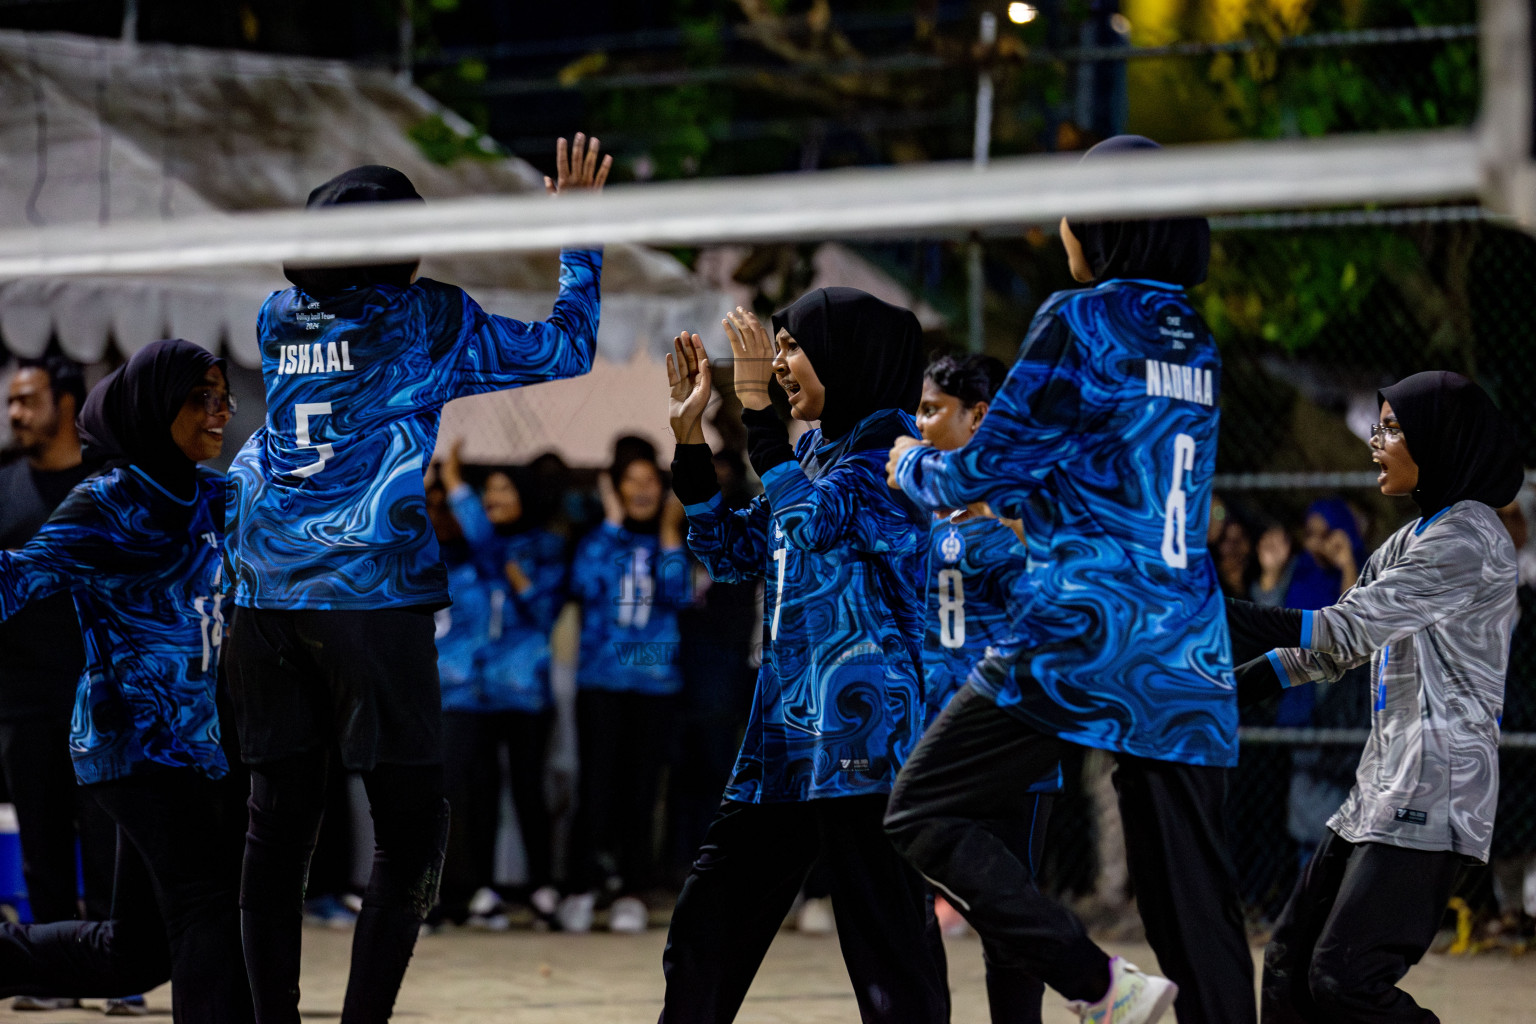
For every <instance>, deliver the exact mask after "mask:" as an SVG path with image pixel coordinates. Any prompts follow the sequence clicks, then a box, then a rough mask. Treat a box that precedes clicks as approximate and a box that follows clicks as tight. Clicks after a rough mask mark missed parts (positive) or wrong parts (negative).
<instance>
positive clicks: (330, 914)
mask: <svg viewBox="0 0 1536 1024" xmlns="http://www.w3.org/2000/svg"><path fill="white" fill-rule="evenodd" d="M304 923H305V924H307V925H313V926H316V927H320V928H334V929H335V930H337V931H346V930H347V929H348V928H351V927H353V926H355V925H356V924H357V915H356V914H355V913H353V912H352V911H351V909H349V908H348V907H347V905H346V904H345V903H343V902H342V901H341V900H339V899H337V898H336V897H335V896H317V897H315V898H314V899H312V900H305V901H304Z"/></svg>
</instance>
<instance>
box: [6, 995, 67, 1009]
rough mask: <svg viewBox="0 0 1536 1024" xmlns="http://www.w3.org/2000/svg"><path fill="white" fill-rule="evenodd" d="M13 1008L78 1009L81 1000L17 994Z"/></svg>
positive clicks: (12, 1004) (12, 1002)
mask: <svg viewBox="0 0 1536 1024" xmlns="http://www.w3.org/2000/svg"><path fill="white" fill-rule="evenodd" d="M11 1009H13V1010H78V1009H80V1000H78V999H72V998H69V997H67V996H17V997H16V998H15V999H12V1000H11Z"/></svg>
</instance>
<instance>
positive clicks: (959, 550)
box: [939, 526, 965, 565]
mask: <svg viewBox="0 0 1536 1024" xmlns="http://www.w3.org/2000/svg"><path fill="white" fill-rule="evenodd" d="M964 555H965V538H964V537H962V536H960V531H959V530H957V529H955V528H954V527H953V526H951V527H950V528H949V531H948V532H947V533H945V534H944V539H943V540H941V541H939V557H941V558H943V559H944V562H945V564H947V565H954V564H955V563H956V562H958V561H960V559H961V558H962V557H964Z"/></svg>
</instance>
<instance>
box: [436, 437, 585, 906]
mask: <svg viewBox="0 0 1536 1024" xmlns="http://www.w3.org/2000/svg"><path fill="white" fill-rule="evenodd" d="M461 448H462V442H459V441H455V442H454V443H453V444H452V445H451V446H450V448H449V455H448V459H447V461H446V462H445V463H444V464H443V466H442V482H443V486H444V487H445V488H446V489H447V499H448V503H449V506H450V510H451V511H452V513H453V516H454V518H455V520H456V521H457V523H458V526H459V528H460V530H461V531H462V534H463V537H464V541H465V543H466V544H467V545H468V548H469V554H470V556H471V561H472V562H473V564H474V571H475V576H476V584H475V588H474V589H475V594H476V601H477V602H478V601H479V600H484V602H485V603H484V607H483V608H480V607H479V606H478V605H477V604H476V603H474V602H472V603H471V607H472V608H473V614H474V615H475V621H474V628H475V629H476V630H477V631H479V632H478V635H477V636H476V637H475V638H474V641H473V644H474V646H473V649H472V650H471V651H470V665H469V666H468V668H467V670H465V671H463V672H455V673H454V675H453V676H452V678H451V679H450V676H449V673H448V672H446V671H445V672H444V673H443V747H444V753H445V757H446V761H445V764H444V770H445V776H446V778H445V781H446V783H447V788H448V800H449V804H450V805H451V806H452V807H453V811H454V814H453V820H452V823H451V825H450V829H449V834H448V859H447V861H446V864H445V867H444V885H443V889H444V896H443V902H444V904H445V906H447V907H449V908H450V910H452V911H457V910H459V909H460V908H459V907H458V903H459V901H460V900H462V899H464V898H465V896H466V894H469V895H468V902H467V905H466V906H465V907H463V908H462V909H465V910H467V911H468V915H469V920H470V921H471V922H474V923H481V924H484V925H487V926H489V927H492V928H497V929H500V928H504V927H505V926H506V920H507V919H506V915H505V913H504V912H503V911H504V910H505V905H504V903H503V900H502V898H501V895H500V894H499V893H498V892H497V891H496V887H495V883H496V878H495V855H496V836H497V832H498V824H499V817H500V811H501V767H500V765H501V757H502V754H503V752H505V756H506V758H507V764H508V768H509V770H510V779H511V784H512V803H513V806H514V808H515V810H516V812H517V821H518V830H519V832H520V833H521V836H522V840H523V850H524V854H525V859H526V863H527V870H528V874H527V879H526V880H525V883H524V886H523V890H522V892H521V893H518V894H517V899H518V900H519V901H520V902H526V903H527V904H528V905H529V906H530V907H532V909H533V911H534V913H535V914H536V915H537V916H538V917H540V918H541V919H545V920H548V919H550V918H552V917H553V915H554V912H555V908H556V904H557V903H558V900H559V896H558V893H557V892H556V891H555V889H554V887H553V886H552V885H551V884H550V883H551V878H552V873H551V864H550V853H551V829H550V815H549V808H548V806H547V804H546V802H545V798H544V762H545V758H546V754H547V752H548V748H549V737H550V726H551V724H552V723H553V720H554V712H553V699H552V697H551V693H550V684H549V660H550V659H549V634H550V630H551V628H553V626H554V622H555V616H556V615H557V614H558V613H559V611H560V606H561V603H562V601H563V599H564V596H565V586H566V565H565V545H564V541H563V540H562V539H561V538H560V537H558V536H556V535H555V534H553V533H550V532H548V531H547V530H544V529H542V528H541V526H542V523H541V522H536V521H535V519H534V515H536V514H540V513H543V512H547V509H548V506H549V499H550V498H551V497H552V496H551V495H547V494H546V495H544V499H545V500H543V501H541V502H540V507H538V508H525V506H524V504H523V500H522V493H521V491H520V490H519V489H518V487H517V485H516V483H515V482H514V481H513V478H512V474H511V473H510V472H508V471H506V470H501V469H493V470H491V472H490V473H489V474H488V475H487V476H486V478H485V486H484V489H483V492H482V494H481V495H479V496H478V497H477V496H476V495H475V492H474V491H473V490H471V489H470V487H469V485H468V484H467V483H465V482H464V467H463V463H462V461H461V459H460V450H461ZM545 517H546V516H543V515H541V516H540V518H541V519H542V518H545ZM457 600H458V597H457V594H455V601H456V602H457ZM457 610H458V609H457V608H454V609H445V610H444V612H440V613H439V614H440V615H443V614H451V613H452V612H454V611H457Z"/></svg>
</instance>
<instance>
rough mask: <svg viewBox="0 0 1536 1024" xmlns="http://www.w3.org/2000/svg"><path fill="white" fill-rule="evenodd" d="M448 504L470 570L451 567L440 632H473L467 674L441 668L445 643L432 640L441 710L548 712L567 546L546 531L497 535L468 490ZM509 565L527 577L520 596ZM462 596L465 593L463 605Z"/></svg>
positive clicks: (463, 489)
mask: <svg viewBox="0 0 1536 1024" xmlns="http://www.w3.org/2000/svg"><path fill="white" fill-rule="evenodd" d="M448 500H449V502H450V503H451V505H452V507H453V512H454V515H455V517H456V518H457V519H458V521H459V525H460V526H461V527H462V528H463V530H464V539H465V541H466V543H467V544H468V546H469V549H470V551H471V552H472V561H471V564H470V566H469V569H470V572H468V573H466V572H463V571H461V570H460V569H459V568H458V567H450V569H449V573H448V587H449V592H450V594H451V596H452V598H453V607H452V608H445V609H443V610H441V611H439V612H438V613H437V614H438V630H439V633H440V634H441V633H449V634H452V631H453V630H454V629H455V628H456V627H457V626H459V625H460V624H467V625H472V627H473V629H474V630H475V632H474V634H473V635H474V643H473V645H472V647H471V652H470V653H471V658H470V661H469V664H470V670H468V671H463V672H461V671H459V669H458V666H457V665H454V666H449V667H444V665H443V662H442V651H443V641H442V640H441V639H439V641H438V652H439V654H438V659H439V674H440V675H441V676H442V679H443V707H444V708H445V709H446V710H449V711H521V712H524V713H526V714H539V713H540V712H543V711H546V710H548V709H549V708H550V707H551V706H552V702H553V698H552V696H551V694H550V689H549V633H550V630H551V629H553V628H554V624H555V617H556V616H557V615H558V614H559V613H560V605H561V603H562V602H563V601H564V600H565V587H566V567H565V542H564V541H563V540H561V539H560V538H559V537H557V536H555V535H554V534H552V533H550V532H548V531H547V530H527V531H524V532H522V533H516V534H512V535H510V536H500V535H498V534H497V533H496V532H495V530H494V528H493V527H492V526H491V523H490V520H488V519H486V517H485V510H484V509H483V508H482V507H481V505H480V499H479V498H478V497H476V496H475V493H474V492H473V491H471V490H470V489H469V488H468V487H461V488H459V489H457V490H455V491H454V492H453V493H452V494H450V495H449V498H448ZM509 562H516V563H517V564H518V566H519V567H520V568H521V569H522V571H523V573H524V574H525V575H526V576H527V577H528V582H529V586H528V588H527V590H525V591H523V592H522V593H518V592H517V590H516V589H515V588H513V586H512V584H511V581H510V580H509V579H508V578H507V563H509ZM471 576H472V577H473V578H472V579H471V578H470V577H471ZM471 590H472V591H473V592H472V593H471V592H470V591H471ZM461 591H462V592H464V593H465V594H466V596H465V598H464V599H463V600H462V602H461V598H460V594H461ZM461 603H462V604H463V607H462V608H461ZM449 668H451V669H452V670H453V677H452V681H451V682H450V676H449Z"/></svg>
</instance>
